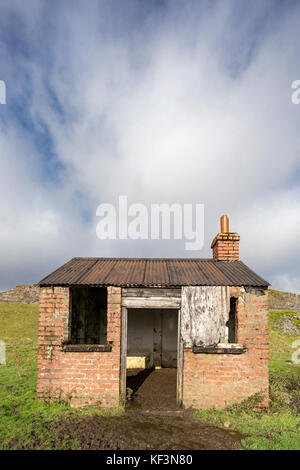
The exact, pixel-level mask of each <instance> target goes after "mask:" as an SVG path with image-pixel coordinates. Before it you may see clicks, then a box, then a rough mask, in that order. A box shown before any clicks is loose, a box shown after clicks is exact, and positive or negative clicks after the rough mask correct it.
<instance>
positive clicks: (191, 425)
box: [10, 369, 242, 450]
mask: <svg viewBox="0 0 300 470" xmlns="http://www.w3.org/2000/svg"><path fill="white" fill-rule="evenodd" d="M127 387H128V388H130V389H131V391H132V393H131V399H130V400H129V401H128V403H127V405H126V411H125V413H122V414H120V415H114V416H98V415H84V416H78V415H76V413H75V412H74V415H73V416H72V414H71V416H70V417H68V418H67V419H64V420H62V421H60V422H51V423H49V424H48V425H47V427H48V428H49V429H50V430H51V431H54V432H53V435H54V436H55V437H54V438H53V439H52V442H51V444H50V447H52V448H60V447H62V446H63V443H64V441H65V439H66V438H67V439H72V440H73V439H76V440H77V441H78V447H77V448H81V449H86V450H97V449H98V450H132V449H138V450H139V449H146V450H147V449H151V450H210V449H212V450H217V449H225V450H227V449H233V448H236V447H240V439H241V437H242V436H241V435H239V434H238V433H236V432H233V431H229V430H226V429H220V428H216V427H214V426H210V425H207V424H202V423H201V422H199V420H196V419H194V418H193V416H192V414H191V412H190V411H188V410H182V409H179V408H178V406H177V404H176V369H158V370H154V371H151V370H135V371H133V370H131V371H130V370H128V378H127ZM33 443H34V447H35V448H39V447H40V442H39V438H38V436H32V441H31V443H30V448H32V444H33ZM14 446H17V447H18V448H22V446H21V447H19V445H18V443H17V442H11V444H10V447H14ZM23 448H24V447H23Z"/></svg>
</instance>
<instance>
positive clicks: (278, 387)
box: [0, 303, 300, 449]
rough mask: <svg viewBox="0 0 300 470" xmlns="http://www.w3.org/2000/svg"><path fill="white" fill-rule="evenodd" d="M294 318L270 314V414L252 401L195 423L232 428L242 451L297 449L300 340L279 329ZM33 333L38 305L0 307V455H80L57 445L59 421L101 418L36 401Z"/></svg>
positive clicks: (70, 445) (202, 415) (70, 443)
mask: <svg viewBox="0 0 300 470" xmlns="http://www.w3.org/2000/svg"><path fill="white" fill-rule="evenodd" d="M297 315H299V314H295V313H294V312H286V311H270V380H271V389H270V397H271V406H270V409H269V410H264V411H252V410H253V407H255V400H256V398H255V397H254V398H253V399H251V400H248V402H246V403H243V404H242V405H238V406H235V407H232V408H230V409H228V410H223V411H220V410H209V411H199V412H196V415H197V417H198V418H199V419H201V420H202V421H206V422H210V423H215V424H217V425H218V426H222V427H223V426H224V423H226V422H227V423H226V425H228V423H230V424H229V427H230V429H232V430H238V431H240V432H241V433H243V434H244V435H245V436H246V437H245V439H244V440H243V445H244V446H245V447H248V448H253V449H296V448H299V442H300V418H299V416H300V415H299V413H300V364H294V363H293V362H292V361H291V356H292V353H293V352H294V351H295V349H293V348H292V343H293V341H295V340H296V339H298V340H299V339H300V336H299V335H286V334H285V333H284V332H283V331H282V326H281V323H280V320H281V319H284V318H286V316H289V317H291V318H292V320H291V321H293V322H294V323H295V324H298V322H299V320H298V319H297ZM278 321H279V323H278ZM276 328H277V329H276ZM37 329H38V306H37V305H26V304H16V303H4V304H0V339H2V340H4V341H5V343H6V346H7V365H6V366H3V365H2V366H0V449H6V448H18V449H20V448H25V449H30V448H43V449H54V448H60V449H78V448H80V442H77V441H76V440H74V439H70V438H69V436H68V435H63V438H62V437H60V440H59V445H58V444H57V439H56V434H57V433H58V432H59V427H60V424H59V423H60V421H61V419H62V418H65V417H68V416H70V415H72V416H74V415H78V414H80V413H81V414H82V413H103V412H100V411H99V410H96V409H88V410H73V409H72V410H71V409H70V408H69V407H67V406H66V405H64V404H63V403H61V404H46V403H38V402H37V401H36V394H35V388H36V355H37ZM299 357H300V355H299ZM108 413H109V411H108ZM60 434H61V433H60Z"/></svg>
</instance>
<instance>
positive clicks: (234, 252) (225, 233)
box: [211, 215, 240, 261]
mask: <svg viewBox="0 0 300 470" xmlns="http://www.w3.org/2000/svg"><path fill="white" fill-rule="evenodd" d="M239 242H240V236H239V234H238V233H236V232H229V219H228V216H227V215H222V217H221V232H220V233H218V235H216V236H215V238H214V239H213V242H212V244H211V247H212V250H213V258H214V259H216V260H218V261H236V260H238V259H239Z"/></svg>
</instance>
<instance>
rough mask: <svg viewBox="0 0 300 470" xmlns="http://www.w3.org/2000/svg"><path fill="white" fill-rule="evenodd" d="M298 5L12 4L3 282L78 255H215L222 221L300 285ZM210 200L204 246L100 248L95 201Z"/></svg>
mask: <svg viewBox="0 0 300 470" xmlns="http://www.w3.org/2000/svg"><path fill="white" fill-rule="evenodd" d="M299 21H300V4H299V2H295V1H290V2H288V1H286V2H281V1H270V0H269V1H256V2H251V3H249V4H246V3H245V2H241V1H226V0H222V1H203V2H201V1H189V0H185V1H176V0H173V1H151V0H148V1H142V0H139V1H134V0H130V1H129V0H128V1H126V0H120V1H114V0H111V1H93V0H89V2H84V1H76V2H71V1H51V2H49V1H48V2H47V1H38V0H27V1H26V2H24V1H20V0H19V1H17V0H10V1H6V0H2V1H1V4H0V80H4V81H5V83H6V90H7V96H6V104H5V105H0V160H1V172H0V290H4V289H7V288H10V287H13V286H14V285H16V284H22V283H30V282H37V281H38V280H39V279H40V278H42V277H43V276H44V275H46V274H48V273H49V272H51V271H52V270H53V269H55V268H56V267H57V266H59V265H61V264H62V263H64V262H65V261H66V260H68V259H69V258H71V257H73V256H158V257H159V256H180V257H184V256H199V257H210V256H211V254H210V242H211V240H212V238H213V236H214V235H215V234H216V233H217V231H218V230H219V217H220V215H221V214H223V213H228V214H229V216H230V222H231V230H234V231H237V232H239V233H240V235H241V242H240V247H241V250H240V251H241V259H242V260H244V261H245V262H246V263H247V264H248V265H249V266H250V267H252V268H253V269H254V270H255V271H257V272H258V273H259V274H261V275H262V276H263V277H265V278H266V279H268V280H269V281H270V282H271V283H272V285H273V287H275V288H278V289H284V290H293V291H297V292H300V263H299V261H300V244H299V242H298V240H299V238H300V187H299V186H300V185H299V178H300V168H299V167H300V158H299V155H300V133H299V126H300V105H294V104H292V102H291V94H292V89H291V84H292V82H293V81H294V80H297V79H300V63H299ZM123 194H125V195H127V196H128V200H129V203H135V202H139V203H143V204H146V205H148V206H149V205H150V204H151V203H164V202H165V203H174V202H176V203H181V204H183V203H196V202H198V203H203V204H204V205H205V246H204V248H203V249H202V250H200V252H199V253H197V252H187V251H185V249H184V243H182V242H181V241H177V240H175V241H174V240H170V241H166V240H138V241H133V240H120V241H118V240H116V241H101V240H99V239H98V238H97V237H96V225H97V218H96V208H97V206H98V205H99V204H100V203H102V202H111V203H114V202H116V200H117V198H118V196H119V195H123Z"/></svg>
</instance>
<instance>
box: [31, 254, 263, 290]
mask: <svg viewBox="0 0 300 470" xmlns="http://www.w3.org/2000/svg"><path fill="white" fill-rule="evenodd" d="M39 284H40V286H52V285H54V286H73V285H76V286H124V287H125V286H127V287H129V286H132V287H138V286H143V287H145V286H148V287H150V286H162V287H170V286H172V287H175V286H253V287H267V286H268V285H269V283H268V282H267V281H265V280H264V279H262V278H261V277H260V276H258V275H257V274H255V272H253V271H252V270H251V269H250V268H248V267H247V266H246V265H245V264H244V263H243V262H242V261H216V260H213V259H198V258H182V259H172V258H72V259H71V260H70V261H68V262H67V263H66V264H64V265H63V266H61V267H60V268H58V269H56V270H55V271H54V272H53V273H52V274H49V276H46V277H45V278H44V279H42V280H41V281H40V282H39Z"/></svg>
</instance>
